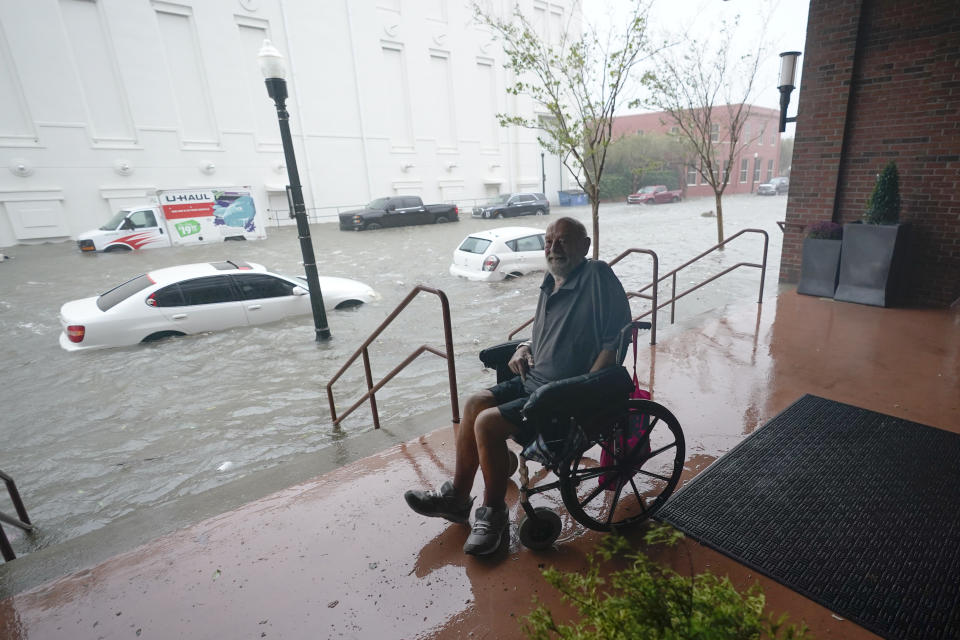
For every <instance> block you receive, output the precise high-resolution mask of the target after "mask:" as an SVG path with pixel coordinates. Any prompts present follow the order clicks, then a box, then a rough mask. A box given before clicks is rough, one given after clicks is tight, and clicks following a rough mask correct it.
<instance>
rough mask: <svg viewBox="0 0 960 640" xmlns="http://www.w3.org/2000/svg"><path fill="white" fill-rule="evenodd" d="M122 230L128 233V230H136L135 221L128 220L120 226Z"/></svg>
mask: <svg viewBox="0 0 960 640" xmlns="http://www.w3.org/2000/svg"><path fill="white" fill-rule="evenodd" d="M120 229H121V230H123V231H126V230H128V229H136V226H134V224H133V220H131V219H129V218H127V219H125V220H124V221H123V222H122V223H121V224H120Z"/></svg>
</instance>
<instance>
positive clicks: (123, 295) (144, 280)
mask: <svg viewBox="0 0 960 640" xmlns="http://www.w3.org/2000/svg"><path fill="white" fill-rule="evenodd" d="M151 284H153V282H152V281H151V280H150V278H149V277H147V275H146V274H144V275H142V276H137V277H136V278H134V279H133V280H127V281H126V282H124V283H123V284H121V285H120V286H117V287H114V288H113V289H110V291H107V292H106V293H102V294H100V297H99V298H97V307H99V308H100V311H106V310H107V309H110V308H112V307H115V306H116V305H118V304H119V303H121V302H123V301H124V300H126V299H127V298H129V297H130V296H132V295H133V294H135V293H137V292H138V291H143V290H144V289H146V288H147V287H149V286H150V285H151Z"/></svg>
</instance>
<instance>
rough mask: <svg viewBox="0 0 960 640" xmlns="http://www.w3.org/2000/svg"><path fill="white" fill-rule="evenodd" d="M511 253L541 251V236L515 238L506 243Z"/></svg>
mask: <svg viewBox="0 0 960 640" xmlns="http://www.w3.org/2000/svg"><path fill="white" fill-rule="evenodd" d="M507 246H508V247H510V249H512V250H513V251H543V235H535V236H527V237H525V238H517V239H516V240H511V241H510V242H508V243H507Z"/></svg>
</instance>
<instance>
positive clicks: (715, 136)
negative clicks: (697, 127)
mask: <svg viewBox="0 0 960 640" xmlns="http://www.w3.org/2000/svg"><path fill="white" fill-rule="evenodd" d="M710 142H720V125H718V124H711V125H710Z"/></svg>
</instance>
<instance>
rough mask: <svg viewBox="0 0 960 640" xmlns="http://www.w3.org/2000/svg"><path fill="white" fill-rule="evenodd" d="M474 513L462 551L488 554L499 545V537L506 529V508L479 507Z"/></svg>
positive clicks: (481, 554) (473, 554) (479, 554)
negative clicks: (471, 527)
mask: <svg viewBox="0 0 960 640" xmlns="http://www.w3.org/2000/svg"><path fill="white" fill-rule="evenodd" d="M474 515H475V519H474V522H473V529H471V530H470V535H469V536H468V537H467V542H466V544H464V545H463V552H464V553H469V554H470V555H472V556H485V555H489V554H491V553H493V552H494V551H496V550H497V548H499V547H500V538H502V537H503V533H504V531H506V530H507V525H508V524H509V523H508V515H507V509H506V507H504V508H503V509H494V508H493V507H479V508H477V512H476V514H474Z"/></svg>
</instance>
